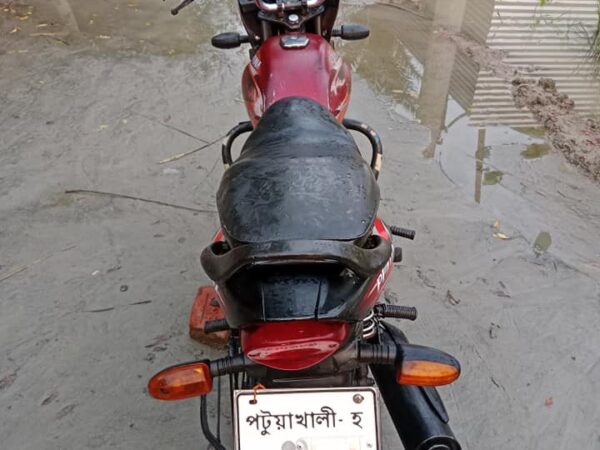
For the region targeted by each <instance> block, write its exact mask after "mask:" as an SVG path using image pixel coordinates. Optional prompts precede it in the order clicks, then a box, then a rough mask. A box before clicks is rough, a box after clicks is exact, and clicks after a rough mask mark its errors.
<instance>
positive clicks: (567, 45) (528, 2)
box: [465, 0, 600, 127]
mask: <svg viewBox="0 0 600 450" xmlns="http://www.w3.org/2000/svg"><path fill="white" fill-rule="evenodd" d="M472 3H474V4H476V3H480V4H482V5H483V4H484V3H490V1H488V0H475V1H473V2H472ZM493 7H494V9H493V14H492V15H491V27H490V29H489V32H488V33H487V38H486V39H485V43H486V45H488V46H489V47H491V48H496V49H502V50H505V51H507V52H508V57H507V58H506V62H508V63H510V64H512V65H514V66H521V67H523V66H533V67H534V68H535V70H534V71H533V72H532V73H531V76H532V77H549V78H553V79H554V80H555V81H556V84H557V87H558V89H559V90H560V91H561V92H563V93H566V94H568V95H569V97H571V98H572V99H573V100H574V101H575V103H576V110H578V111H579V112H580V113H582V114H584V115H592V114H597V113H598V112H599V109H600V105H599V104H598V103H599V100H598V99H599V97H600V83H599V81H598V79H597V78H594V76H593V64H592V61H591V59H590V57H589V47H590V39H591V36H593V34H594V32H595V31H596V28H597V26H598V0H562V1H559V0H554V1H552V2H551V3H549V4H548V5H546V6H544V7H540V6H539V2H538V0H496V1H495V2H493ZM482 11H483V10H480V9H479V8H469V13H471V14H472V15H473V16H474V17H473V18H472V19H469V20H466V21H465V27H466V28H465V31H467V30H468V31H467V32H469V34H471V33H473V34H472V37H473V38H477V37H478V36H481V32H482V28H481V27H480V26H477V24H478V23H480V22H482V21H483V18H481V19H479V18H477V17H476V15H479V14H482V15H484V14H485V13H484V12H482ZM471 22H474V23H473V24H471ZM471 111H472V115H471V123H472V124H473V125H476V126H484V125H489V124H498V123H501V124H505V125H509V126H515V127H520V126H532V125H535V124H536V122H535V120H534V119H533V118H532V117H531V116H530V115H529V114H528V113H527V112H523V111H519V110H517V109H516V108H515V105H514V102H513V99H512V95H511V93H510V87H509V86H507V84H506V83H505V82H504V81H502V80H500V79H498V78H496V77H494V76H493V75H492V74H491V73H490V72H489V71H483V70H482V71H480V72H479V74H478V77H477V84H476V87H475V94H474V99H473V105H472V107H471Z"/></svg>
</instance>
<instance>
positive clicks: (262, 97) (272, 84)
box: [242, 33, 351, 126]
mask: <svg viewBox="0 0 600 450" xmlns="http://www.w3.org/2000/svg"><path fill="white" fill-rule="evenodd" d="M350 88H351V76H350V70H349V68H348V66H347V65H346V63H344V62H343V61H342V58H341V57H340V56H339V55H338V54H337V53H336V52H335V50H334V49H333V47H332V46H331V44H330V43H329V42H327V40H325V39H324V38H322V37H321V36H319V35H316V34H304V33H290V34H285V35H281V36H273V37H271V38H269V39H267V41H265V43H264V44H263V45H261V47H260V48H259V50H258V51H257V52H256V54H255V55H254V57H253V58H252V60H251V61H250V63H249V64H248V65H247V66H246V69H245V70H244V75H243V77H242V91H243V94H244V101H245V103H246V108H247V109H248V115H249V116H250V120H251V121H252V123H253V125H255V126H256V124H257V123H258V121H259V120H260V118H261V117H262V115H263V113H264V112H265V111H266V110H267V109H268V108H269V106H271V105H272V104H273V103H275V102H276V101H278V100H281V99H283V98H285V97H296V96H297V97H308V98H311V99H313V100H315V101H317V102H319V103H320V104H322V105H323V106H324V107H326V108H328V109H329V111H331V113H332V114H333V115H334V116H335V117H336V118H337V120H339V121H340V122H341V121H342V119H343V118H344V114H345V113H346V110H347V109H348V103H349V101H350Z"/></svg>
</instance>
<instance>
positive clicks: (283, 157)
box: [217, 97, 379, 243]
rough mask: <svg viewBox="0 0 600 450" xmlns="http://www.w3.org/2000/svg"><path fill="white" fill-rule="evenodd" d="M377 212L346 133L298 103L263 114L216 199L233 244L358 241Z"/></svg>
mask: <svg viewBox="0 0 600 450" xmlns="http://www.w3.org/2000/svg"><path fill="white" fill-rule="evenodd" d="M378 206H379V187H378V186H377V182H376V180H375V177H374V175H373V172H372V170H371V168H370V166H369V165H368V164H367V163H366V161H365V160H364V159H363V157H362V155H361V154H360V151H359V149H358V146H357V145H356V143H355V142H354V139H353V138H352V136H351V135H350V133H349V132H348V131H347V130H346V129H345V128H344V127H343V126H342V125H340V124H339V123H338V122H337V121H336V120H335V118H334V117H333V116H332V115H331V114H330V113H329V111H327V110H326V109H325V108H324V107H322V106H321V105H320V104H319V103H317V102H315V101H313V100H310V99H307V98H301V97H289V98H285V99H283V100H280V101H278V102H277V103H275V104H273V105H272V106H271V107H270V108H269V109H268V110H267V111H266V113H265V114H264V116H263V117H262V119H261V121H260V122H259V124H258V126H257V127H256V129H255V130H254V131H253V132H252V133H251V135H250V137H249V138H248V140H247V141H246V143H245V144H244V146H243V148H242V151H241V154H240V157H239V158H238V159H237V160H236V161H235V162H234V163H233V164H232V165H231V167H230V168H229V169H228V170H226V171H225V174H224V176H223V179H222V180H221V184H220V186H219V190H218V193H217V208H218V211H219V218H220V220H221V225H222V227H223V231H224V233H225V236H226V237H227V238H228V240H230V241H232V242H233V243H235V242H237V243H263V242H271V241H289V240H339V241H360V240H361V239H364V238H366V237H367V236H368V235H369V233H370V231H371V229H372V226H373V222H374V220H375V216H376V213H377V209H378Z"/></svg>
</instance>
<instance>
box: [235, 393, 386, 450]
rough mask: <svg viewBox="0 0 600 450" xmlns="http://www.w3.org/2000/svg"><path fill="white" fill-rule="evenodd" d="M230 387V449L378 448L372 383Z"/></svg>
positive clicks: (309, 449)
mask: <svg viewBox="0 0 600 450" xmlns="http://www.w3.org/2000/svg"><path fill="white" fill-rule="evenodd" d="M254 400H255V394H254V391H235V411H234V420H235V448H236V450H334V449H335V450H379V448H380V446H379V427H380V424H379V399H378V393H377V390H375V389H373V388H361V387H359V388H336V389H333V388H332V389H268V390H259V391H257V392H256V401H254Z"/></svg>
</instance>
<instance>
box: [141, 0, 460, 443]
mask: <svg viewBox="0 0 600 450" xmlns="http://www.w3.org/2000/svg"><path fill="white" fill-rule="evenodd" d="M192 2H193V0H184V1H183V3H181V4H180V5H179V6H177V7H176V8H174V9H173V10H172V11H171V12H172V13H173V14H174V15H175V14H177V13H179V11H180V10H181V9H183V8H184V7H186V6H188V5H189V4H191V3H192ZM238 4H239V10H240V14H241V18H242V22H243V25H244V28H245V30H246V33H247V34H245V35H241V34H239V33H231V32H230V33H222V34H219V35H216V36H214V37H213V38H212V44H213V46H215V47H217V48H221V49H229V48H236V47H239V46H241V45H243V44H245V45H248V46H249V53H250V62H249V63H248V65H247V66H246V68H245V70H244V73H243V76H242V91H243V98H244V102H245V106H246V108H247V111H248V115H249V118H250V120H249V121H247V122H243V123H240V124H238V125H236V126H235V127H234V128H233V129H232V130H231V131H230V132H229V133H228V135H227V137H226V139H225V141H224V143H223V146H222V159H223V164H224V166H225V172H224V175H223V178H222V180H221V183H220V186H219V189H218V192H217V207H218V212H219V218H220V223H221V229H220V230H219V231H218V232H217V234H216V235H215V237H214V239H213V241H212V243H211V244H210V245H209V246H208V247H207V248H206V249H205V250H204V251H203V252H202V255H201V263H202V266H203V268H204V270H205V272H206V274H207V275H208V277H209V278H211V280H212V281H213V282H214V294H215V300H216V302H217V303H218V306H219V307H220V308H222V309H223V310H224V318H222V319H215V320H209V321H207V322H206V323H205V324H204V329H203V332H204V333H205V334H206V335H210V334H211V333H223V332H226V333H227V336H228V344H227V356H225V357H223V358H220V359H217V360H212V361H209V360H203V361H195V362H191V363H185V364H178V365H176V366H172V367H169V368H167V369H164V370H162V371H160V372H159V373H157V374H156V375H154V376H153V377H152V378H151V380H150V381H149V383H148V391H149V393H150V395H151V396H153V397H154V398H157V399H161V400H182V399H188V398H192V397H200V402H201V417H200V419H201V420H200V422H201V427H202V431H203V434H204V436H205V437H206V439H207V440H208V442H209V443H210V445H212V447H213V448H215V449H217V450H222V449H224V448H225V447H224V446H223V444H222V442H221V439H220V436H219V434H220V433H219V432H218V433H217V434H216V435H215V433H214V432H213V430H212V429H211V426H210V424H209V421H208V412H207V410H208V406H207V397H206V396H207V395H208V394H209V393H210V392H211V391H212V390H213V380H217V382H218V388H217V393H218V395H219V405H220V393H221V383H220V380H221V378H220V377H224V376H228V377H229V384H230V401H231V406H232V411H233V436H234V442H235V448H236V450H257V449H261V450H271V449H277V450H280V449H282V450H317V449H324V448H328V449H339V450H344V449H348V450H350V449H355V450H356V449H381V448H382V447H381V443H380V433H381V423H380V417H379V406H380V402H381V401H383V402H384V404H385V405H386V406H387V409H388V411H389V413H390V416H391V418H392V421H393V423H394V425H395V427H396V430H397V432H398V434H399V437H400V439H401V440H402V443H403V445H404V447H405V448H406V449H407V450H434V449H435V450H458V449H460V448H461V447H460V444H459V443H458V441H457V439H456V438H455V436H454V434H453V432H452V430H451V428H450V426H449V424H448V422H449V419H448V414H447V412H446V410H445V407H444V405H443V403H442V400H441V398H440V396H439V395H438V393H437V390H436V387H437V386H442V385H446V384H449V383H452V382H454V381H455V380H456V379H457V378H458V377H459V375H460V365H459V363H458V361H457V360H456V359H455V358H454V357H452V356H450V355H448V354H446V353H444V352H442V351H439V350H436V349H433V348H428V347H423V346H418V345H413V344H410V343H409V342H408V340H407V338H406V336H405V335H404V333H403V332H402V331H401V330H400V329H399V328H397V327H396V326H394V325H392V324H391V323H390V322H389V320H385V319H405V320H415V319H416V317H417V311H416V309H415V308H413V307H403V306H397V305H393V304H390V303H386V302H385V301H381V300H382V299H384V290H385V286H386V284H387V282H388V281H389V279H390V275H391V273H392V268H393V266H394V264H395V263H398V262H400V261H401V260H402V250H401V248H400V247H398V246H395V245H394V244H393V242H392V236H399V237H402V238H408V239H414V237H415V232H414V231H413V230H408V229H404V228H401V227H397V226H388V225H387V224H385V223H384V222H383V220H382V219H381V218H379V217H378V215H377V212H378V206H379V199H380V192H379V187H378V184H377V178H378V176H379V172H380V171H381V168H382V154H383V147H382V143H381V139H380V137H379V135H378V134H377V132H376V131H375V130H374V129H372V128H371V127H370V126H368V125H367V124H365V123H364V122H362V121H357V120H352V119H349V118H346V117H345V113H346V110H347V108H348V104H349V101H350V90H351V73H350V70H349V67H348V66H347V65H346V64H345V63H344V62H343V61H342V59H341V57H340V56H339V55H338V54H337V53H336V51H335V50H334V45H333V41H334V39H336V38H339V39H345V40H358V39H365V38H367V37H368V35H369V30H368V29H367V28H366V27H364V26H360V25H342V26H341V27H340V28H334V22H335V20H336V16H337V12H338V7H339V0H238ZM349 130H353V131H355V132H359V133H362V134H363V135H365V136H366V137H367V139H368V140H369V142H370V144H371V148H372V157H371V160H370V162H367V161H365V160H364V158H363V157H362V156H361V153H360V151H359V149H358V147H357V144H356V143H355V141H354V139H353V137H352V135H351V134H350V131H349ZM246 133H249V137H248V138H247V140H246V141H245V143H244V145H243V147H242V150H241V153H240V156H239V157H238V158H237V159H235V160H234V159H233V157H232V152H231V149H232V145H233V143H234V141H235V140H236V139H237V138H238V137H239V136H241V135H243V134H246ZM219 414H220V412H217V416H219ZM217 428H219V429H220V424H219V425H218V426H217Z"/></svg>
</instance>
